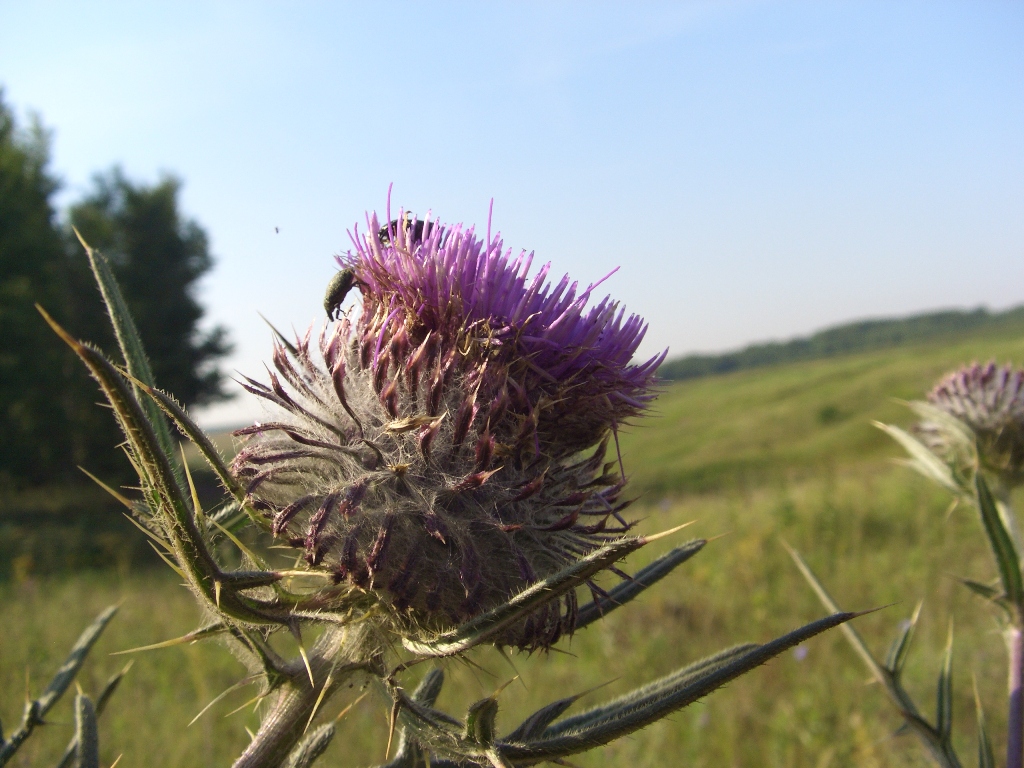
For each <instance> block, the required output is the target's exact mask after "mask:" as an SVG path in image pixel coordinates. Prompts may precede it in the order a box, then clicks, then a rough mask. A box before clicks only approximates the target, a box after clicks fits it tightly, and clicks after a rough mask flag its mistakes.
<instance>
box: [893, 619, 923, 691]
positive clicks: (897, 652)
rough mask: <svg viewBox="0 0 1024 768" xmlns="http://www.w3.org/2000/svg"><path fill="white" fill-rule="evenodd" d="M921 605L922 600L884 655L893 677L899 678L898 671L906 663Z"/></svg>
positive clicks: (901, 669) (901, 670)
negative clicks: (887, 652)
mask: <svg viewBox="0 0 1024 768" xmlns="http://www.w3.org/2000/svg"><path fill="white" fill-rule="evenodd" d="M922 605H924V603H923V602H919V603H918V604H917V608H915V609H914V613H913V615H912V616H911V617H910V619H909V620H908V621H907V624H906V626H905V627H904V628H903V630H902V631H901V632H900V635H899V637H897V638H896V640H894V641H893V644H892V647H891V648H890V649H889V655H888V656H887V657H886V660H885V668H886V669H888V670H889V672H890V674H892V676H893V677H895V678H899V676H900V673H902V672H903V665H904V664H906V663H907V654H909V653H910V642H911V640H913V639H914V629H915V628H916V627H917V620H918V618H919V617H920V616H921V606H922Z"/></svg>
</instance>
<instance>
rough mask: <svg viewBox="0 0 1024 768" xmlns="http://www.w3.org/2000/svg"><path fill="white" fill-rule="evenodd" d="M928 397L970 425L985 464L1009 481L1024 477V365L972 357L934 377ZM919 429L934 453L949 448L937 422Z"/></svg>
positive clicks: (946, 450) (1023, 480)
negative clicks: (976, 360) (973, 360)
mask: <svg viewBox="0 0 1024 768" xmlns="http://www.w3.org/2000/svg"><path fill="white" fill-rule="evenodd" d="M928 401H929V402H930V403H931V404H932V405H934V406H936V407H937V408H940V409H941V410H943V411H945V412H946V413H948V414H949V415H950V416H953V417H954V418H956V419H959V420H960V421H962V422H963V423H964V424H965V425H966V426H967V427H969V428H970V430H971V431H972V432H973V433H974V436H975V438H976V441H977V450H978V458H979V460H980V461H981V463H982V465H983V466H984V467H986V468H987V469H989V470H990V471H992V472H994V473H996V475H997V476H998V477H999V478H1000V480H1002V481H1003V482H1004V483H1006V484H1007V485H1008V486H1010V487H1014V486H1017V485H1020V484H1021V483H1022V482H1024V370H1021V369H1016V370H1015V369H1014V368H1013V367H1012V366H1010V365H1006V366H1003V367H999V366H997V365H996V363H995V362H994V361H993V362H989V363H988V364H986V365H980V364H978V363H973V364H972V365H969V366H965V367H964V368H961V369H960V370H958V371H954V372H953V373H951V374H949V375H947V376H946V377H944V378H943V379H942V380H941V381H939V383H938V384H936V385H935V388H934V389H933V390H932V391H931V392H930V393H929V394H928ZM918 431H919V433H920V434H921V435H922V436H923V439H924V440H925V442H926V444H929V446H930V447H932V449H933V450H935V451H936V452H937V453H939V454H941V455H944V454H947V453H950V452H951V450H952V448H951V446H950V445H949V441H948V439H947V438H946V436H945V435H944V434H943V430H942V429H941V428H940V427H939V426H938V425H934V424H929V423H925V424H922V425H919V427H918Z"/></svg>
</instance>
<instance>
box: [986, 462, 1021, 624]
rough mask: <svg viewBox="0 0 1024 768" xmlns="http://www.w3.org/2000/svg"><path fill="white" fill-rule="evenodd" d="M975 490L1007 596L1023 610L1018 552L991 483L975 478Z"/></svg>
mask: <svg viewBox="0 0 1024 768" xmlns="http://www.w3.org/2000/svg"><path fill="white" fill-rule="evenodd" d="M974 487H975V490H976V491H977V498H978V511H979V512H980V513H981V523H982V525H983V526H984V528H985V535H986V536H988V542H989V545H990V546H991V547H992V554H993V556H994V557H995V560H996V567H997V568H998V569H999V579H1000V581H1001V582H1002V584H1003V591H1004V592H1005V593H1006V598H1007V600H1009V601H1010V602H1011V603H1012V604H1013V605H1018V606H1019V605H1020V604H1021V598H1022V596H1024V584H1022V580H1021V573H1020V558H1019V556H1018V555H1017V548H1016V547H1015V546H1014V545H1013V538H1012V537H1011V536H1010V532H1009V531H1008V530H1007V529H1006V525H1005V524H1004V522H1003V518H1002V516H1001V515H1000V514H999V509H998V507H997V506H996V501H995V499H994V498H993V497H992V491H990V490H989V487H988V483H987V482H985V478H984V477H982V476H981V473H980V472H979V473H976V474H975V476H974Z"/></svg>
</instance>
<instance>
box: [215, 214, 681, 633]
mask: <svg viewBox="0 0 1024 768" xmlns="http://www.w3.org/2000/svg"><path fill="white" fill-rule="evenodd" d="M367 223H368V225H369V231H370V233H371V234H370V235H364V236H360V235H359V233H358V231H357V232H356V233H355V234H354V235H353V242H354V243H355V248H354V250H353V251H350V252H349V253H347V254H345V255H344V256H342V257H340V258H339V263H340V264H341V266H342V268H343V270H344V272H343V279H342V280H341V281H339V284H340V285H342V286H344V288H345V289H346V290H347V288H348V287H350V286H354V287H356V288H358V290H359V291H360V293H361V295H362V307H361V310H359V311H358V320H357V321H356V322H354V323H353V322H352V318H351V317H350V316H351V315H352V314H353V312H349V313H348V314H345V315H343V316H342V317H341V319H340V321H339V322H337V323H335V324H334V325H333V326H331V327H329V328H327V329H325V331H324V333H323V334H322V335H321V338H320V344H319V346H320V350H319V351H320V356H321V357H322V358H323V361H324V364H325V366H326V367H325V368H324V367H321V366H320V364H319V363H317V362H315V361H314V360H313V357H312V355H311V352H310V336H309V335H308V334H307V336H306V337H305V338H303V339H299V340H298V342H297V343H296V344H295V345H294V349H293V350H288V349H287V348H286V347H284V346H281V345H278V346H277V347H276V348H275V352H274V365H275V368H276V369H277V375H275V374H271V380H270V385H269V386H267V385H263V384H259V383H258V382H255V381H252V380H248V383H247V384H246V385H245V386H246V388H247V389H249V391H251V392H253V393H255V394H257V395H259V396H260V397H263V398H264V399H266V400H269V401H271V402H273V403H274V404H276V405H277V406H279V407H280V408H281V409H283V410H284V411H285V412H286V413H287V416H286V417H285V418H283V419H281V420H280V421H275V422H271V423H267V424H258V425H255V426H253V427H249V428H247V429H244V430H240V431H239V433H238V434H241V435H244V436H246V437H247V438H248V443H247V444H246V446H245V447H244V448H243V449H242V450H241V451H240V452H239V454H238V456H237V457H236V459H235V463H234V468H235V472H236V474H237V475H238V477H239V478H240V479H241V480H242V481H243V482H244V483H246V486H247V488H248V492H249V496H250V499H251V501H252V504H253V505H254V506H255V507H256V508H257V509H259V510H261V511H262V512H263V513H264V514H265V515H266V516H267V518H268V519H269V520H270V525H271V528H272V531H273V532H274V534H275V535H277V536H279V537H281V538H283V539H284V540H285V541H287V542H289V543H290V544H292V545H293V546H295V547H298V548H301V549H302V550H303V551H304V554H305V560H306V562H307V564H308V565H309V566H310V567H314V568H318V569H325V570H328V571H330V572H331V573H332V574H333V575H334V577H335V580H336V581H337V582H338V583H339V584H350V585H352V586H353V587H355V588H359V589H366V590H371V591H373V592H375V593H377V594H379V595H380V596H381V598H382V604H386V605H387V606H388V607H389V608H390V609H391V613H390V615H391V616H392V617H395V618H396V620H401V621H406V622H408V623H407V625H406V626H407V629H408V626H417V627H422V628H425V629H426V630H428V631H436V630H437V629H438V628H440V627H443V626H450V625H451V624H453V623H457V622H460V621H464V620H466V619H468V618H471V617H472V616H475V615H478V614H479V613H480V612H482V611H485V610H487V609H489V608H492V607H494V606H496V605H498V604H500V603H502V602H505V601H507V600H508V599H509V598H510V597H511V596H513V595H514V594H516V593H517V592H519V591H521V590H522V589H524V588H525V587H526V586H528V585H529V584H530V583H532V582H533V581H535V580H537V579H538V578H544V577H546V576H549V575H551V574H553V573H555V572H556V571H558V570H560V569H561V568H563V567H565V566H566V565H567V564H569V563H571V562H573V561H574V560H575V559H577V558H579V557H581V556H583V555H585V554H587V553H589V552H591V551H593V550H594V549H596V548H597V547H600V546H601V545H602V544H604V543H606V542H608V541H610V540H613V539H616V538H618V537H620V536H622V535H623V534H624V533H625V532H626V531H628V530H629V529H630V528H631V526H632V523H630V522H628V521H627V520H625V519H624V518H623V517H622V515H621V512H622V510H623V509H624V508H625V507H626V506H627V505H628V503H629V502H628V501H623V500H621V499H620V496H621V494H622V491H623V487H624V485H625V478H624V475H623V474H622V469H621V466H620V465H619V463H617V462H615V461H611V462H605V460H604V459H605V455H606V451H607V448H608V444H609V440H610V438H611V437H612V436H613V435H614V433H615V431H616V430H617V429H618V427H619V426H620V425H622V424H623V423H625V422H626V420H628V419H630V418H631V417H634V416H637V415H639V414H640V413H642V412H643V410H644V409H645V407H646V405H647V403H649V402H650V400H651V399H652V398H653V397H654V392H653V391H652V386H653V384H654V376H655V371H656V369H657V366H658V365H659V364H660V362H661V360H662V359H663V357H664V356H663V355H659V356H656V357H654V358H652V359H650V360H648V361H647V362H645V363H643V364H641V365H632V364H631V359H632V356H633V354H634V352H635V351H636V348H637V346H638V345H639V343H640V341H641V339H642V338H643V335H644V331H645V330H646V326H645V325H644V323H643V321H642V319H641V318H639V317H637V316H635V315H631V316H629V317H628V318H626V315H625V311H624V310H622V309H620V308H619V307H618V305H617V304H616V303H614V302H612V301H611V300H610V299H608V298H605V299H604V300H602V301H601V302H599V303H598V304H597V305H596V306H594V307H592V308H590V309H589V310H588V309H587V306H586V305H587V303H588V301H589V299H590V297H591V293H592V292H593V290H594V289H595V288H596V285H592V286H589V287H588V288H587V289H586V290H585V291H583V292H582V293H579V294H577V290H578V286H577V285H576V284H575V283H574V284H572V285H571V286H570V285H569V279H568V278H567V277H566V278H563V279H562V281H561V282H560V283H559V284H558V285H556V286H555V287H553V288H552V287H550V286H549V285H548V284H547V282H546V277H547V272H548V267H546V266H545V267H544V268H542V269H541V271H540V272H539V273H538V274H537V276H535V277H534V278H533V279H532V280H528V277H527V273H528V271H529V267H530V262H531V261H532V255H529V256H527V255H525V254H523V255H520V256H519V257H517V258H515V259H513V258H512V256H511V253H510V252H509V251H504V250H503V245H502V242H501V239H500V237H498V236H495V237H493V238H492V237H490V236H489V235H488V237H487V238H486V240H484V241H481V240H479V239H478V238H476V237H475V235H474V231H473V229H471V228H470V229H463V228H462V227H461V226H456V227H451V228H444V227H441V226H439V225H437V224H434V223H432V222H429V221H424V222H419V221H416V220H415V219H411V218H406V217H405V216H404V215H401V216H400V217H399V219H398V220H396V221H394V222H392V223H391V224H389V225H388V226H387V227H384V228H381V227H380V226H379V223H378V221H377V219H376V217H375V216H371V217H370V218H369V219H368V222H367ZM328 311H329V312H333V305H331V302H330V301H329V306H328ZM278 375H279V376H278ZM279 377H280V378H279ZM282 380H283V382H282ZM286 384H287V385H288V386H287V387H286V386H285V385H286ZM591 589H592V590H593V591H594V592H595V594H603V592H602V590H601V589H600V588H599V587H598V586H597V585H596V584H593V583H592V584H591ZM575 618H576V600H575V596H574V595H573V594H572V593H570V594H568V595H567V596H565V597H564V598H562V599H561V600H556V601H552V603H549V604H548V605H546V606H544V607H542V608H541V609H539V610H538V611H537V612H536V613H534V614H533V615H531V616H529V617H528V618H527V619H526V620H525V621H524V622H522V623H521V624H520V625H519V626H515V627H512V628H510V629H509V630H508V632H506V633H505V635H504V636H503V637H502V638H500V640H499V642H501V643H503V644H506V645H511V646H515V647H519V648H523V649H528V650H530V649H535V648H546V647H548V646H550V645H551V644H552V643H553V642H555V641H556V640H557V639H558V638H559V637H560V636H561V635H562V634H565V633H568V632H571V631H572V630H573V627H574V624H575Z"/></svg>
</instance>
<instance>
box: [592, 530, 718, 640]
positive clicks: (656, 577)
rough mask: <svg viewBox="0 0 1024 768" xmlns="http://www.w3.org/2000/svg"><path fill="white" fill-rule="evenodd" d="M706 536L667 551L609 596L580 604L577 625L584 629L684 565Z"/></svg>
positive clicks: (704, 542) (703, 543) (619, 585)
mask: <svg viewBox="0 0 1024 768" xmlns="http://www.w3.org/2000/svg"><path fill="white" fill-rule="evenodd" d="M705 544H707V540H706V539H696V540H694V541H688V542H687V543H685V544H683V545H681V546H678V547H676V548H675V549H673V550H671V551H669V552H666V553H665V554H664V555H662V556H661V557H659V558H658V559H657V560H655V561H654V562H652V563H651V564H650V565H648V566H645V567H644V568H641V569H640V570H639V571H637V572H636V573H635V574H633V579H632V580H631V581H624V582H622V583H621V584H618V585H617V586H616V587H615V588H614V589H612V590H611V591H609V592H608V596H607V597H601V598H598V599H596V600H592V601H591V602H589V603H587V604H586V605H584V606H583V607H582V608H580V612H579V615H578V616H577V618H576V629H577V630H579V629H583V628H584V627H586V626H587V625H588V624H592V623H593V622H595V621H597V620H598V619H600V618H601V617H603V616H604V615H605V614H607V613H609V612H610V611H614V610H615V609H616V608H618V607H619V606H621V605H624V604H625V603H628V602H629V601H630V600H632V599H633V598H634V597H636V596H637V595H639V594H640V593H641V592H643V591H644V590H645V589H647V588H648V587H650V586H651V585H652V584H655V583H657V582H658V581H660V580H661V579H663V578H665V577H666V576H668V574H670V573H671V572H672V571H673V569H675V568H676V567H677V566H679V565H682V564H683V563H685V562H686V561H687V560H689V559H690V558H691V557H693V556H694V555H696V554H697V553H698V552H700V551H701V550H702V549H703V548H704V545H705Z"/></svg>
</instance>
